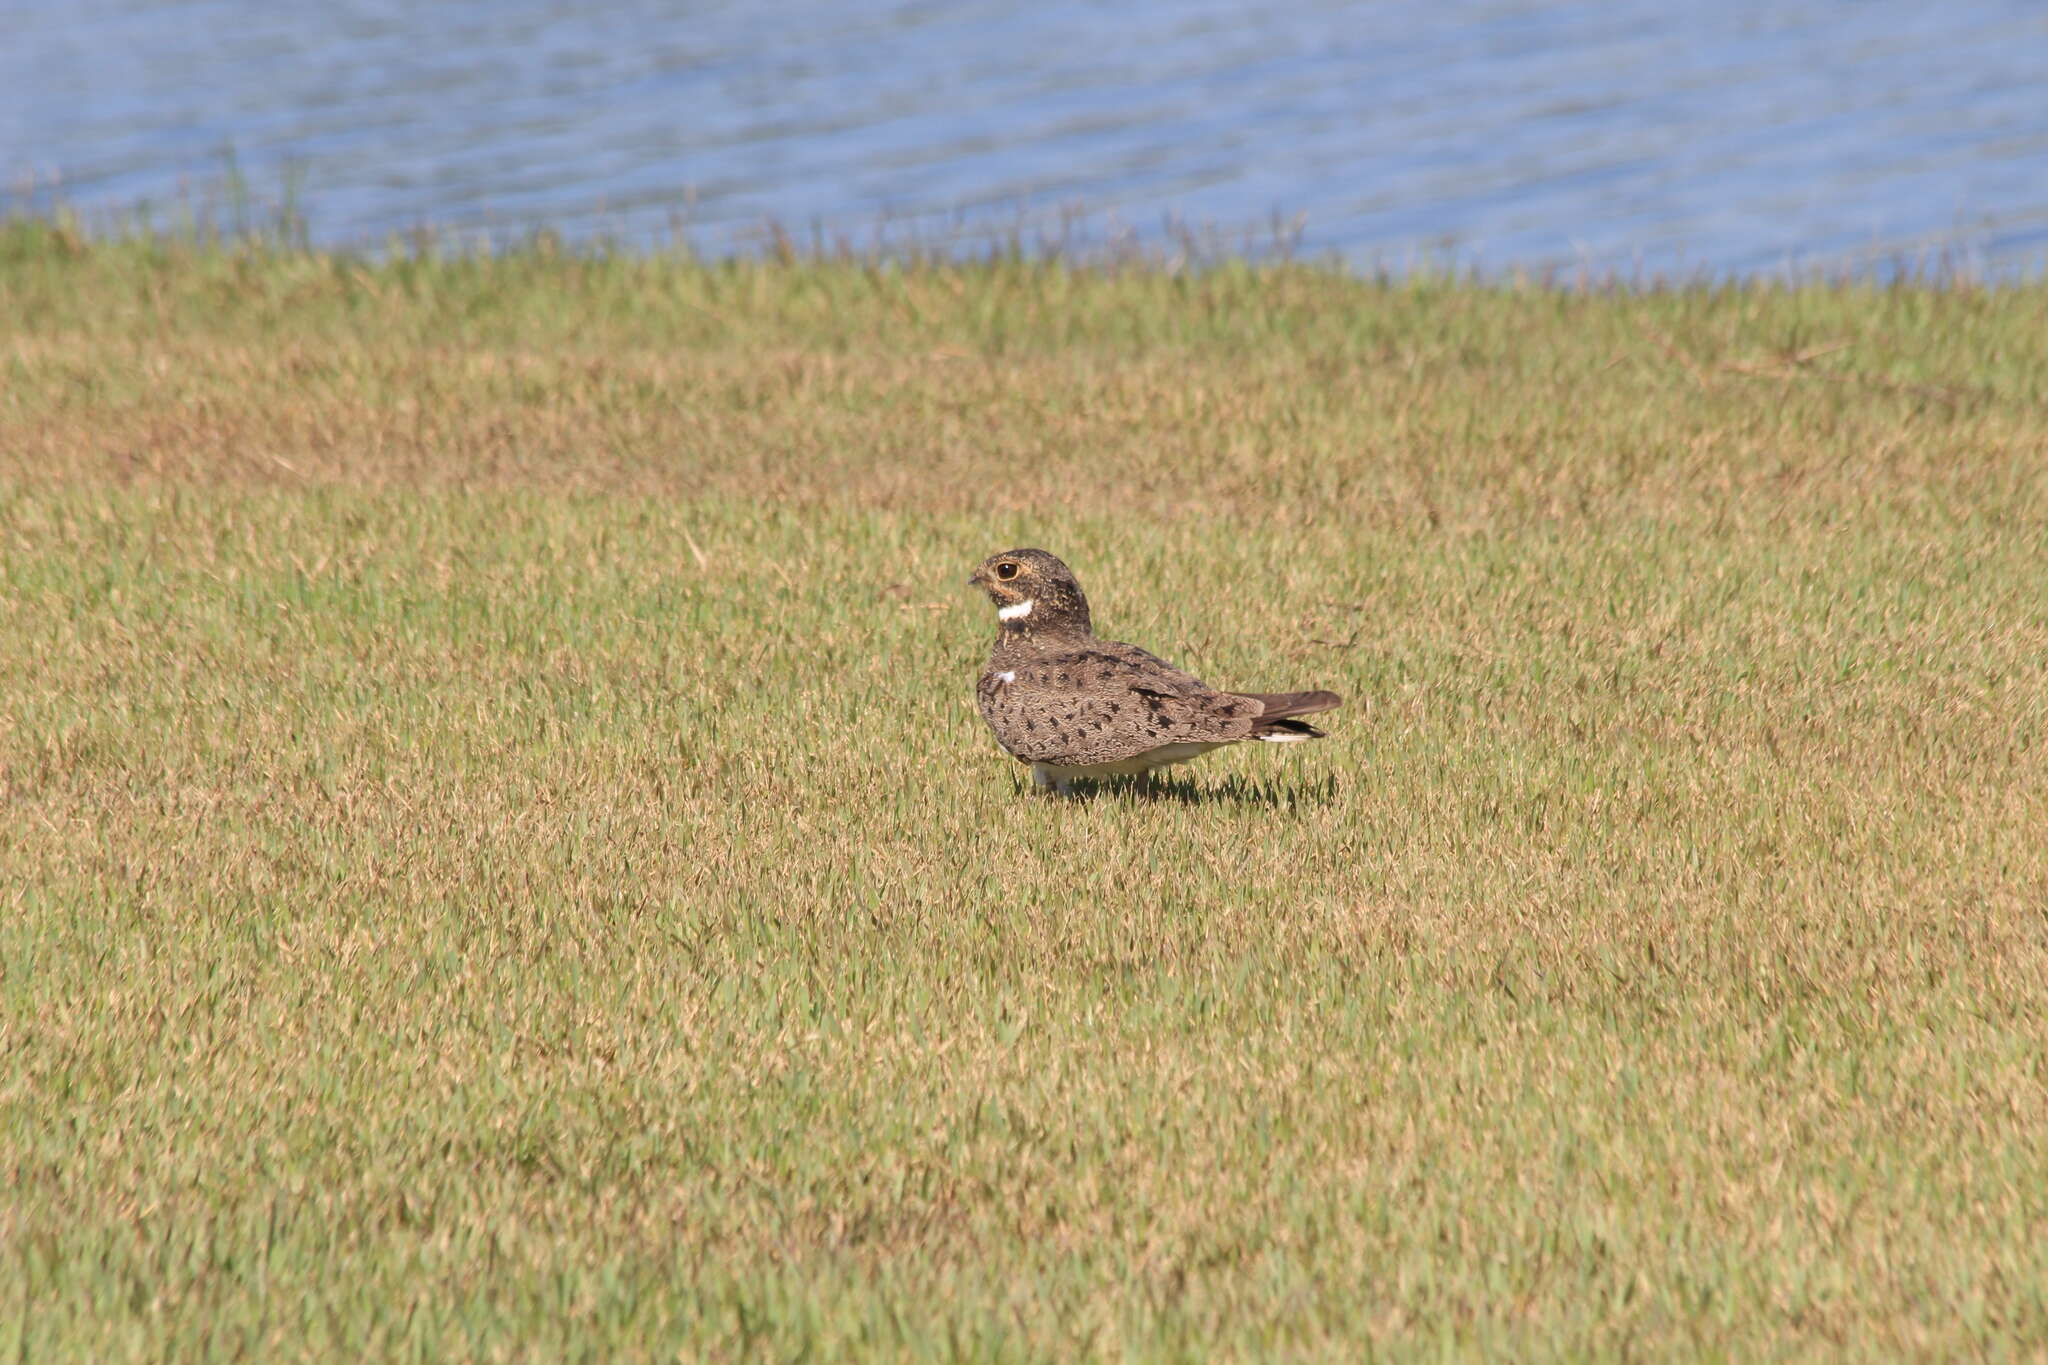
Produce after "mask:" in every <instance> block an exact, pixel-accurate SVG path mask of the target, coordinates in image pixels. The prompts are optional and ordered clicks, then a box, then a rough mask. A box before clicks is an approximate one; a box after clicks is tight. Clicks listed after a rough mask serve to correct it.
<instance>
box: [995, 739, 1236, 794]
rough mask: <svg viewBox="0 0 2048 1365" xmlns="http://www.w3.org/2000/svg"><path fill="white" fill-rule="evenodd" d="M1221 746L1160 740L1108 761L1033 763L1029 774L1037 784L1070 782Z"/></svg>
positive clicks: (1121, 773) (1122, 773) (1181, 759)
mask: <svg viewBox="0 0 2048 1365" xmlns="http://www.w3.org/2000/svg"><path fill="white" fill-rule="evenodd" d="M1222 747H1223V746H1222V745H1221V744H1196V743H1187V744H1162V745H1160V746H1159V747H1158V748H1156V749H1147V750H1146V751H1145V752H1144V753H1142V754H1132V755H1131V756H1130V757H1129V758H1119V759H1114V760H1112V761H1111V762H1108V763H1071V764H1070V763H1034V764H1032V765H1031V775H1032V776H1033V777H1035V778H1037V779H1038V781H1039V784H1040V785H1041V786H1050V785H1052V784H1053V783H1055V782H1061V783H1064V782H1071V781H1073V780H1074V779H1075V778H1077V777H1129V776H1131V775H1133V774H1135V773H1142V772H1149V771H1151V770H1152V769H1154V768H1163V767H1165V766H1166V765H1167V764H1169V763H1185V762H1187V761H1188V760H1189V759H1191V758H1200V757H1201V756H1202V755H1203V754H1206V753H1208V752H1209V751H1210V750H1211V749H1220V748H1222Z"/></svg>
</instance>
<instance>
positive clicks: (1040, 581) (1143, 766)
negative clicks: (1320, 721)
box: [968, 550, 1341, 791]
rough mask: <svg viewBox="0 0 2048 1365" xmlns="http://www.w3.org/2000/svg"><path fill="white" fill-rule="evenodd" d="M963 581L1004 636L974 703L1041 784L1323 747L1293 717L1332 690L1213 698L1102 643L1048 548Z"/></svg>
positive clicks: (1155, 664) (1180, 675) (1189, 678)
mask: <svg viewBox="0 0 2048 1365" xmlns="http://www.w3.org/2000/svg"><path fill="white" fill-rule="evenodd" d="M968 582H970V583H972V584H974V585H976V586H978V587H981V588H983V589H985V590H986V591H987V593H988V595H989V598H990V600H992V601H993V602H994V603H995V604H996V608H997V612H996V615H997V617H998V619H999V624H1000V626H1001V630H1000V632H999V633H998V635H997V637H996V647H995V652H994V653H993V654H991V655H990V656H989V661H988V667H986V668H984V669H983V670H982V672H981V683H980V687H979V689H978V692H977V699H978V701H979V703H980V706H981V714H982V717H983V719H985V720H987V721H988V724H989V728H990V729H991V730H993V731H995V736H996V741H997V742H998V743H999V744H1001V745H1002V746H1003V748H1004V749H1006V750H1008V751H1009V752H1010V753H1011V754H1012V755H1013V756H1015V757H1016V758H1018V759H1019V760H1021V761H1023V762H1025V763H1029V764H1031V775H1032V777H1033V778H1034V779H1035V780H1036V781H1037V782H1038V784H1039V785H1040V786H1048V787H1056V788H1058V789H1059V790H1062V791H1064V790H1066V788H1067V784H1068V783H1069V782H1071V781H1072V780H1073V779H1074V778H1076V777H1108V776H1114V775H1118V774H1123V773H1141V772H1146V771H1148V770H1150V769H1152V768H1156V767H1159V766H1161V765H1162V764H1167V763H1181V762H1185V761H1186V760H1188V759H1190V758H1194V757H1196V756H1197V755H1200V754H1204V753H1207V752H1208V751H1209V750H1211V749H1213V748H1215V747H1217V746H1218V745H1221V744H1234V743H1236V742H1238V741H1239V740H1245V739H1258V740H1267V741H1272V742H1285V741H1294V740H1308V739H1320V738H1322V735H1323V732H1322V731H1321V730H1318V729H1316V728H1315V727H1314V726H1313V725H1310V724H1309V723H1308V722H1307V721H1304V720H1301V719H1299V717H1301V716H1305V715H1313V714H1314V713H1316V712H1318V711H1327V710H1329V709H1330V708H1332V707H1334V706H1336V705H1337V704H1338V703H1339V701H1340V700H1341V699H1340V698H1339V697H1338V696H1337V695H1336V693H1334V692H1219V691H1217V690H1216V689H1214V688H1212V687H1210V686H1209V685H1208V684H1206V683H1204V682H1203V681H1202V680H1201V679H1200V678H1197V677H1195V676H1193V675H1192V674H1189V673H1184V672H1182V671H1181V670H1180V669H1178V668H1175V667H1174V666H1173V665H1172V664H1169V663H1167V662H1166V661H1165V660H1164V659H1161V658H1159V657H1158V656H1156V655H1153V654H1150V653H1148V652H1146V651H1145V650H1142V649H1140V648H1138V647H1137V646H1136V645H1126V644H1119V643H1117V642H1116V641H1113V640H1098V639H1097V638H1096V637H1095V632H1094V628H1093V625H1092V623H1091V621H1090V619H1089V615H1088V599H1087V597H1086V596H1085V595H1084V594H1083V593H1082V591H1081V585H1080V583H1079V582H1077V581H1076V580H1075V578H1074V575H1073V572H1072V571H1071V570H1069V569H1068V568H1067V566H1066V565H1065V564H1062V563H1061V562H1060V561H1059V560H1058V559H1057V558H1055V557H1054V556H1052V555H1050V554H1047V553H1046V552H1045V551H1044V550H1009V551H1006V552H1004V553H1003V554H999V555H992V556H990V557H989V558H988V559H987V560H986V561H984V562H983V564H982V566H981V567H980V568H979V569H977V570H976V571H975V573H974V576H973V577H972V578H970V579H969V580H968Z"/></svg>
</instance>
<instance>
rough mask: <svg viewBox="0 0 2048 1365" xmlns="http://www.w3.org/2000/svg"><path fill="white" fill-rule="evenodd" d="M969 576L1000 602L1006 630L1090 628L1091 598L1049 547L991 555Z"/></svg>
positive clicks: (998, 611) (998, 606)
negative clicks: (1085, 594)
mask: <svg viewBox="0 0 2048 1365" xmlns="http://www.w3.org/2000/svg"><path fill="white" fill-rule="evenodd" d="M967 581H968V582H969V583H970V584H972V585H973V586H975V587H977V588H980V589H981V590H982V591H983V592H985V593H987V594H988V600H989V601H991V602H993V603H995V604H996V619H998V620H999V621H1001V622H1002V623H1003V627H1004V629H1006V630H1015V631H1027V632H1029V631H1044V630H1047V629H1079V630H1082V631H1086V630H1088V629H1089V623H1088V599H1087V597H1086V596H1084V595H1083V594H1082V592H1081V584H1080V583H1079V582H1078V581H1077V580H1076V579H1075V578H1074V571H1073V570H1072V569H1069V568H1068V567H1067V566H1066V565H1065V564H1062V563H1061V562H1060V561H1059V559H1058V557H1057V556H1054V555H1050V554H1047V553H1046V552H1045V551H1044V550H1005V551H1003V552H1002V553H1001V554H999V555H990V556H989V557H988V558H987V559H984V560H983V561H982V562H981V567H980V568H978V569H976V570H975V571H974V576H973V577H972V578H969V579H968V580H967Z"/></svg>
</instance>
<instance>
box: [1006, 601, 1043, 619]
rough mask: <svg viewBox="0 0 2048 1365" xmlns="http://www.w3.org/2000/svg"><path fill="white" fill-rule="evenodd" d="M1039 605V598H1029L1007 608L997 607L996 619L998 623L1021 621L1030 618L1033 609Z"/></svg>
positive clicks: (1013, 603)
mask: <svg viewBox="0 0 2048 1365" xmlns="http://www.w3.org/2000/svg"><path fill="white" fill-rule="evenodd" d="M1037 605H1038V599H1037V598H1035V597H1027V598H1025V599H1024V600H1023V601H1022V602H1012V603H1011V604H1010V605H1009V606H1007V607H997V608H996V619H997V620H998V621H1021V620H1023V619H1024V618H1025V617H1027V616H1029V615H1030V614H1031V609H1032V608H1033V607H1035V606H1037Z"/></svg>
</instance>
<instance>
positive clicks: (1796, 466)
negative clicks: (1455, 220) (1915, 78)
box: [0, 224, 2048, 1361]
mask: <svg viewBox="0 0 2048 1365" xmlns="http://www.w3.org/2000/svg"><path fill="white" fill-rule="evenodd" d="M2044 528H2048V285H2043V284H2038V283H2037V284H2027V285H2021V286H2016V287H2012V288H2009V289H2004V290H1999V291H1992V292H1986V291H1983V290H1978V289H1970V288H1965V287H1936V286H1902V287H1897V288H1877V287H1856V286H1825V287H1823V286H1815V287H1809V288H1799V289H1791V290H1787V289H1776V290H1773V289H1765V288H1733V287H1730V288H1716V289H1709V288H1698V289H1684V290H1670V291H1664V292H1655V293H1642V294H1630V293H1621V292H1615V293H1605V292H1598V291H1595V292H1583V293H1565V292H1561V291H1554V290H1547V289H1538V288H1514V287H1508V286H1501V287H1479V286H1476V285H1472V284H1468V283H1456V282H1447V281H1432V280H1427V279H1419V280H1413V281H1408V282H1405V283H1395V284H1386V283H1374V282H1369V281H1351V280H1345V279H1343V278H1341V277H1338V276H1336V275H1333V274H1329V273H1325V272H1322V271H1319V270H1315V269H1308V268H1273V269H1266V270H1255V269H1250V268H1243V267H1223V268H1220V269H1217V270H1214V271H1212V272H1209V273H1206V274H1203V275H1200V276H1197V277H1188V276H1176V275H1174V274H1172V273H1169V272H1167V271H1164V270H1160V269H1140V268H1129V269H1122V270H1115V271H1101V272H1087V271H1078V270H1062V269H1060V268H1057V267H1054V266H1049V265H1042V264H1040V265H1032V264H1023V263H1015V262H1011V263H998V264H991V265H983V266H957V267H936V266H931V267H921V268H906V269H898V270H877V269H874V268H870V267H867V266H863V265H860V264H857V263H825V262H793V263H792V262H785V263H779V264H778V263H772V262H771V263H755V264H745V265H732V266H708V265H697V264H692V263H690V262H688V261H682V260H658V259H637V260H636V259H624V258H620V259H581V258H576V257H572V256H568V255H563V254H559V253H552V252H549V251H547V250H544V249H538V248H537V249H535V250H532V251H528V252H524V253H520V254H517V255H514V256H510V257H506V258H502V259H498V260H495V261H485V260H460V259H457V260H433V259H417V260H404V261H394V262H390V263H382V264H378V263H368V262H364V261H359V260H350V259H346V258H339V257H328V256H321V255H315V254H307V253H300V252H291V251H266V250H262V249H246V250H236V249H201V248H196V247H190V246H184V247H180V246H177V245H173V244H169V243H162V242H159V243H128V244H111V243H102V244H92V243H87V242H84V241H81V240H79V239H78V238H77V237H75V236H74V235H72V234H70V233H67V232H65V231H63V230H61V229H58V228H53V227H50V226H47V225H22V224H17V225H15V226H13V227H10V228H8V229H6V230H5V231H4V232H0V572H4V589H0V802H4V806H0V810H4V817H0V1057H4V1064H0V1353H4V1354H6V1356H7V1358H9V1359H14V1360H23V1361H42V1360H56V1359H88V1358H89V1359H95V1360H125V1359H136V1360H140V1359H162V1358H166V1357H176V1358H180V1359H215V1358H219V1359H231V1358H252V1359H265V1360H280V1359H292V1358H301V1357H304V1358H324V1359H351V1360H352V1359H360V1358H364V1357H366V1356H368V1357H377V1358H397V1359H406V1358H411V1359H422V1360H440V1359H455V1358H472V1357H473V1358H482V1359H615V1360H635V1359H644V1360H654V1359H685V1360H693V1359H733V1360H737V1359H756V1358H770V1359H797V1358H808V1359H815V1360H832V1359H846V1358H880V1359H921V1360H953V1359H961V1360H1017V1361H1022V1360H1070V1359H1075V1358H1078V1357H1082V1356H1107V1357H1113V1358H1129V1359H1136V1360H1166V1359H1210V1358H1270V1357H1276V1356H1284V1357H1319V1358H1333V1359H1358V1358H1361V1357H1363V1356H1364V1355H1365V1354H1366V1353H1367V1352H1368V1351H1369V1350H1370V1351H1372V1352H1375V1353H1378V1354H1383V1355H1386V1356H1392V1357H1411V1356H1419V1357H1434V1356H1452V1355H1470V1354H1475V1353H1479V1352H1488V1353H1493V1354H1497V1355H1503V1356H1512V1357H1515V1358H1519V1359H1543V1358H1570V1359H1579V1358H1585V1357H1589V1356H1590V1357H1644V1356H1673V1355H1676V1356H1706V1357H1741V1358H1758V1357H1786V1356H1793V1357H1812V1356H1845V1355H1846V1356H1853V1357H1897V1356H1902V1355H1904V1356H1918V1357H1923V1358H1935V1357H1944V1358H1954V1357H1956V1356H1967V1355H1975V1354H1981V1355H1986V1356H2033V1357H2036V1358H2038V1357H2039V1356H2040V1355H2041V1354H2042V1353H2043V1352H2048V1018H2044V1007H2048V529H2044ZM1020 543H1021V544H1036V545H1042V546H1045V547H1047V548H1050V549H1052V550H1054V551H1056V552H1057V553H1060V554H1062V555H1063V556H1065V557H1067V558H1068V559H1069V560H1070V561H1071V562H1072V563H1073V564H1074V565H1075V567H1076V569H1077V571H1078V572H1079V573H1080V574H1081V577H1082V581H1083V582H1084V583H1085V584H1086V585H1087V586H1088V588H1089V590H1090V593H1091V596H1092V597H1093V599H1094V602H1095V609H1096V618H1097V622H1098V625H1099V626H1100V627H1101V628H1102V629H1103V630H1104V631H1105V633H1108V634H1111V635H1113V636H1116V637H1118V638H1124V639H1133V640H1136V641H1138V642H1140V643H1143V644H1146V645H1149V646H1151V647H1152V648H1154V649H1156V650H1158V651H1160V652H1161V653H1165V654H1167V655H1169V656H1170V657H1174V658H1176V659H1178V660H1180V661H1182V662H1185V663H1187V664H1188V665H1190V666H1191V667H1193V668H1195V669H1196V670H1197V671H1199V672H1200V673H1202V674H1203V675H1204V676H1205V677H1207V678H1208V679H1209V680H1210V681H1212V682H1215V683H1217V684H1220V685H1225V686H1232V685H1235V686H1241V687H1248V688H1262V689H1278V688H1294V687H1317V686H1320V687H1330V688H1334V689H1336V690H1338V691H1341V692H1343V693H1344V694H1345V695H1346V696H1347V698H1349V699H1350V700H1349V702H1348V704H1347V706H1346V708H1345V709H1344V710H1342V711H1340V712H1337V713H1335V714H1334V715H1333V716H1332V717H1330V718H1329V720H1330V721H1331V725H1330V729H1331V731H1332V734H1331V737H1330V738H1329V739H1327V740H1325V741H1323V742H1321V743H1319V744H1314V745H1301V746H1289V747H1286V748H1284V749H1278V750H1277V751H1276V749H1275V748H1273V747H1271V746H1249V747H1250V748H1251V749H1253V750H1256V752H1239V751H1236V750H1231V751H1226V752H1224V753H1220V754H1215V755H1211V756H1210V757H1208V758H1206V759H1204V760H1202V762H1200V763H1199V764H1196V765H1193V766H1191V767H1189V768H1186V769H1181V770H1177V772H1178V773H1181V774H1184V776H1177V777H1176V778H1175V780H1174V782H1173V784H1172V785H1171V786H1169V787H1168V788H1167V790H1166V791H1165V792H1164V794H1161V795H1157V796H1150V797H1148V796H1145V795H1142V794H1139V793H1136V792H1132V791H1127V790H1120V789H1112V790H1109V791H1105V792H1102V793H1100V794H1098V795H1097V796H1096V797H1095V798H1094V799H1090V800H1075V801H1065V802H1062V801H1056V800H1045V799H1038V798H1033V797H1030V796H1028V795H1027V794H1026V792H1025V791H1024V789H1023V783H1024V772H1023V770H1022V768H1021V767H1020V766H1019V765H1017V764H1016V763H1014V762H1012V761H1010V760H1008V759H1006V758H1004V757H1003V756H1002V755H1001V754H1000V753H999V752H998V751H997V750H996V748H995V747H994V745H993V743H992V741H991V740H990V738H989V737H988V735H987V734H986V733H985V731H984V729H983V728H982V725H981V722H980V720H979V719H978V717H977V716H976V715H975V714H974V710H973V698H972V686H973V676H974V673H975V671H976V669H977V668H978V667H979V663H980V660H981V658H982V656H983V655H984V653H985V651H986V649H987V646H988V643H989V641H990V640H991V638H992V636H993V623H992V621H991V620H990V619H989V609H988V606H987V604H986V603H985V602H983V601H981V600H979V599H978V598H977V597H976V596H975V595H974V594H972V593H971V592H970V591H969V590H968V589H966V588H965V587H964V586H963V584H962V581H961V580H962V579H963V578H964V576H965V575H966V574H967V573H968V572H969V570H970V569H971V568H972V567H973V566H974V564H975V563H976V562H977V561H979V560H980V559H981V558H982V557H983V556H984V555H986V554H988V553H990V552H992V551H994V550H998V549H1002V548H1006V547H1008V546H1011V545H1016V544H1020Z"/></svg>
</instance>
